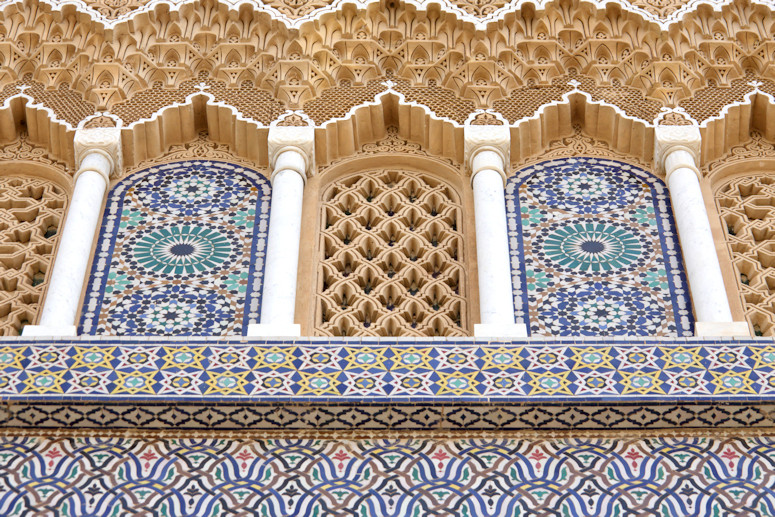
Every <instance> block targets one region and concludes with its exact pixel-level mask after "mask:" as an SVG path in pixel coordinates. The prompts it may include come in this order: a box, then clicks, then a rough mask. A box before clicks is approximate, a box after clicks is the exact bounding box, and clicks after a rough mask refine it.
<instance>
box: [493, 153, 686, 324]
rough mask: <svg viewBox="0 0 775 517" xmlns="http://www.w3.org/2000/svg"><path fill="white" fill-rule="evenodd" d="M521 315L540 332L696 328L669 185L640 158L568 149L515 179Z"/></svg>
mask: <svg viewBox="0 0 775 517" xmlns="http://www.w3.org/2000/svg"><path fill="white" fill-rule="evenodd" d="M507 210H508V218H509V241H510V247H511V252H512V271H513V273H514V274H513V282H514V295H515V306H516V308H517V317H518V318H521V319H526V320H528V321H529V327H530V332H531V333H532V334H533V335H553V336H617V335H637V336H683V335H691V327H692V323H693V319H692V315H691V307H690V304H689V300H688V294H687V290H686V281H685V278H684V274H683V270H682V259H681V255H680V252H679V248H678V243H677V240H676V235H675V233H674V232H673V221H672V213H671V208H670V203H669V199H668V195H667V189H666V187H665V186H664V184H662V183H661V182H660V181H658V180H657V179H655V178H653V177H650V175H649V174H648V173H647V172H646V171H643V170H641V169H639V168H637V167H634V166H632V165H629V164H626V163H623V162H614V161H612V160H604V159H598V158H568V159H562V160H554V161H549V162H543V163H539V164H537V165H534V166H532V167H528V168H526V169H524V170H522V171H520V172H519V173H518V174H517V175H516V176H514V177H512V178H511V179H510V180H509V183H508V186H507Z"/></svg>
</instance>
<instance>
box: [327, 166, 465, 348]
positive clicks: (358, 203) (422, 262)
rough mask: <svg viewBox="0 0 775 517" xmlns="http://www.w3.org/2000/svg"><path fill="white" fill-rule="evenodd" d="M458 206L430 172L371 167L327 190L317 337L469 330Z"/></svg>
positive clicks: (454, 196) (460, 333) (450, 191)
mask: <svg viewBox="0 0 775 517" xmlns="http://www.w3.org/2000/svg"><path fill="white" fill-rule="evenodd" d="M461 218H462V207H461V204H460V197H459V195H458V194H457V192H455V191H454V190H453V189H452V187H451V186H450V185H448V184H447V183H445V182H444V181H441V180H440V179H438V178H436V177H434V176H431V175H429V174H423V173H418V172H412V171H402V170H382V171H370V172H369V173H367V174H358V175H354V176H349V177H346V178H344V179H341V180H338V181H336V183H334V184H333V185H331V186H330V187H329V188H328V189H327V190H326V191H325V193H324V194H323V201H322V207H321V216H320V221H321V225H322V226H321V228H320V241H319V246H320V250H319V253H320V262H319V264H318V280H317V282H318V285H317V290H318V294H317V308H316V311H317V312H316V322H315V333H316V334H317V335H324V336H464V335H466V334H467V330H466V329H467V315H466V299H465V293H466V282H465V270H464V254H463V238H462V234H461V231H460V230H461Z"/></svg>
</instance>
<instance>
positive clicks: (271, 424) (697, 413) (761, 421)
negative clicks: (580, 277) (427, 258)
mask: <svg viewBox="0 0 775 517" xmlns="http://www.w3.org/2000/svg"><path fill="white" fill-rule="evenodd" d="M740 427H746V428H751V429H753V428H759V429H769V428H772V427H775V403H769V404H760V403H755V402H751V403H737V404H735V403H710V404H690V403H684V404H681V403H674V404H650V403H648V402H646V403H638V404H615V403H612V404H600V405H569V404H554V403H543V404H509V403H499V404H454V403H448V404H433V403H420V402H415V403H411V404H399V403H395V404H369V403H367V402H361V403H349V404H347V403H344V404H336V403H334V402H330V403H328V404H322V403H318V404H294V403H290V404H282V403H274V404H250V403H244V402H243V403H236V402H235V403H230V404H229V403H220V404H213V403H174V402H170V403H164V402H154V403H149V402H147V401H137V402H123V403H121V402H116V403H110V402H102V403H100V402H88V401H84V402H80V401H72V402H69V403H61V402H60V403H56V402H54V403H51V402H39V401H27V402H23V403H16V402H14V403H11V404H7V405H5V406H0V428H9V429H62V428H67V429H95V430H100V429H101V430H109V429H113V430H192V431H193V430H200V431H209V430H212V431H237V430H264V431H288V432H290V431H310V430H316V431H438V432H445V431H446V432H462V433H465V432H467V431H530V430H542V431H550V430H551V431H578V430H589V431H599V430H645V429H655V430H656V429H658V430H665V429H701V428H705V429H711V428H712V429H719V428H728V429H737V428H740Z"/></svg>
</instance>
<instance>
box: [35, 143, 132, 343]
mask: <svg viewBox="0 0 775 517" xmlns="http://www.w3.org/2000/svg"><path fill="white" fill-rule="evenodd" d="M74 147H75V149H74V150H75V156H76V163H77V164H78V171H77V172H76V173H75V187H74V189H73V198H72V200H71V201H70V207H69V209H68V211H67V220H66V221H65V225H64V230H63V231H62V240H61V242H60V244H59V249H58V250H57V255H56V259H55V261H54V269H53V270H52V272H51V279H50V284H49V287H48V291H47V293H46V300H45V302H44V304H43V310H42V312H41V316H40V322H39V324H38V325H28V326H26V327H24V331H23V335H24V336H74V335H75V333H76V327H75V318H76V316H77V314H78V302H79V301H80V299H81V292H82V291H83V285H84V282H86V269H87V267H88V265H89V257H90V254H91V250H92V246H93V244H94V236H95V233H96V230H97V225H98V224H99V222H100V213H101V211H102V204H103V202H104V201H105V195H106V194H107V191H108V187H109V185H110V178H111V176H112V175H113V174H115V173H117V172H118V171H119V170H120V164H121V132H120V131H118V130H115V129H79V130H78V131H76V135H75V140H74Z"/></svg>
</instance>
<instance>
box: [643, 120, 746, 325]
mask: <svg viewBox="0 0 775 517" xmlns="http://www.w3.org/2000/svg"><path fill="white" fill-rule="evenodd" d="M655 132H656V134H655V150H654V158H655V159H654V161H655V163H656V164H657V165H658V166H659V167H661V168H662V169H663V170H664V172H665V177H666V181H667V187H668V189H669V191H670V200H671V202H672V205H673V213H674V215H675V222H676V226H677V227H678V238H679V241H680V243H681V251H682V253H683V258H684V264H685V265H686V275H687V276H688V278H689V289H690V291H691V295H692V302H693V305H694V314H695V318H696V330H695V334H696V335H698V336H747V335H749V330H748V324H747V323H746V322H744V321H743V322H735V321H733V320H732V312H731V311H730V308H729V300H728V299H727V292H726V289H725V287H724V279H723V277H722V274H721V266H720V265H719V261H718V255H717V254H716V246H715V244H714V242H713V234H712V233H711V229H710V222H709V220H708V213H707V211H706V209H705V201H704V200H703V197H702V189H701V187H700V177H701V175H700V171H699V167H698V163H699V154H700V130H699V128H698V127H697V126H657V127H656V130H655Z"/></svg>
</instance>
